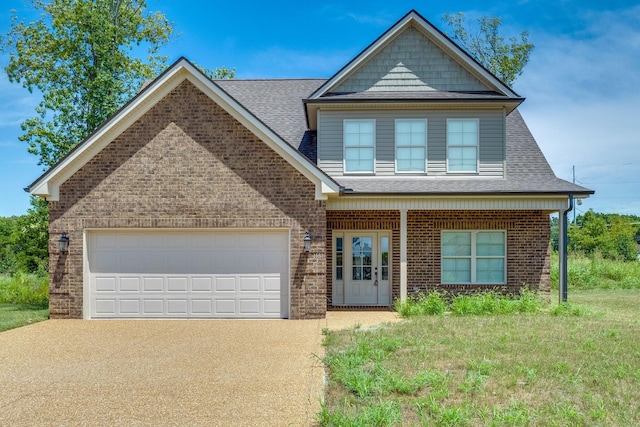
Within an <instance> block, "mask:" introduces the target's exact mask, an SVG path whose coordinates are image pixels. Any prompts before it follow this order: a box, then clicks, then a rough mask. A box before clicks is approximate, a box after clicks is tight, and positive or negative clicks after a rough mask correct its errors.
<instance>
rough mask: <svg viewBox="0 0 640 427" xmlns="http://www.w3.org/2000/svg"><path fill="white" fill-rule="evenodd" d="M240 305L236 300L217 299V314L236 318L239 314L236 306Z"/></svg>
mask: <svg viewBox="0 0 640 427" xmlns="http://www.w3.org/2000/svg"><path fill="white" fill-rule="evenodd" d="M237 303H238V301H237V300H235V299H231V298H229V299H225V298H216V300H215V307H216V314H218V315H222V316H235V315H237V314H238V311H237V310H236V304H237Z"/></svg>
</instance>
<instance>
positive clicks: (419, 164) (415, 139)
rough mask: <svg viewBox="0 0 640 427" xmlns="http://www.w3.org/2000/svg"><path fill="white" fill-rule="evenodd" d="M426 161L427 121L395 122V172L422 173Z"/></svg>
mask: <svg viewBox="0 0 640 427" xmlns="http://www.w3.org/2000/svg"><path fill="white" fill-rule="evenodd" d="M426 160H427V121H426V120H404V119H403V120H400V119H398V120H396V172H409V173H411V172H413V173H420V172H422V173H424V172H425V171H426Z"/></svg>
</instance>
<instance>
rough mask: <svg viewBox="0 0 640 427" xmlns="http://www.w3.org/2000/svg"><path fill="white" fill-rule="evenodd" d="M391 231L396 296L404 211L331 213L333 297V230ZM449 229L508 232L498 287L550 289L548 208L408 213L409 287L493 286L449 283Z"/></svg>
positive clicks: (395, 294) (329, 287) (329, 275)
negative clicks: (444, 252) (445, 268)
mask: <svg viewBox="0 0 640 427" xmlns="http://www.w3.org/2000/svg"><path fill="white" fill-rule="evenodd" d="M333 230H391V231H392V242H391V248H392V249H391V251H392V253H391V258H392V264H391V267H392V274H391V276H392V298H393V299H394V300H395V299H397V298H399V297H400V212H399V211H328V212H327V255H328V259H327V300H328V301H329V306H331V296H332V283H331V280H332V259H331V254H332V253H333V248H332V244H333V242H332V231H333ZM443 230H504V231H505V232H506V236H507V237H506V239H507V283H506V285H502V284H500V285H497V286H496V287H498V288H500V289H502V290H506V291H508V292H510V293H517V292H519V291H520V289H521V288H523V287H530V288H533V289H536V290H539V291H540V292H542V293H543V294H548V293H549V291H550V276H549V271H550V264H549V263H550V259H549V257H550V247H549V238H550V230H549V215H548V214H547V213H545V212H542V211H408V212H407V290H408V294H409V295H410V294H411V293H412V292H415V290H417V291H424V290H427V289H435V288H438V289H441V290H446V291H449V292H454V293H455V292H466V291H469V290H482V289H487V288H492V287H493V286H491V285H443V284H441V283H440V275H441V263H440V257H441V254H440V252H441V249H440V236H441V232H442V231H443Z"/></svg>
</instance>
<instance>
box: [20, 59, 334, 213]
mask: <svg viewBox="0 0 640 427" xmlns="http://www.w3.org/2000/svg"><path fill="white" fill-rule="evenodd" d="M185 80H188V81H189V82H191V83H192V84H193V85H194V86H196V87H197V88H198V89H200V90H201V91H202V92H203V93H205V94H206V95H207V96H208V97H209V98H211V99H212V100H213V101H214V102H215V103H216V104H218V105H219V106H220V107H221V108H223V109H224V110H225V111H226V112H227V113H229V114H230V115H231V116H232V117H234V118H235V119H236V120H238V121H239V122H240V123H241V124H242V125H244V126H245V127H246V128H247V129H249V131H251V132H252V133H253V134H254V135H256V136H257V137H258V138H259V139H260V140H262V141H263V142H264V143H266V144H267V145H268V146H269V147H270V148H272V149H273V150H274V151H276V152H277V153H278V154H279V155H280V156H282V157H283V158H284V159H285V160H286V161H288V162H289V163H290V164H291V165H292V166H293V167H294V168H295V169H296V170H298V171H299V172H300V173H302V174H303V175H304V176H305V177H306V178H308V179H309V180H310V181H311V182H313V183H314V184H315V185H316V198H317V199H326V198H327V195H329V194H337V193H338V192H339V191H340V186H339V185H338V184H337V183H336V182H335V181H334V180H333V179H331V178H330V177H329V176H328V175H327V174H325V173H324V172H323V171H322V170H320V169H319V168H318V167H317V166H316V165H315V164H314V163H313V162H311V161H310V160H309V159H308V158H307V157H305V156H304V155H302V153H300V151H298V150H297V147H293V146H292V145H290V144H289V143H287V142H286V141H285V139H284V138H283V137H282V136H280V135H279V134H278V133H277V132H276V131H274V129H272V128H271V127H269V126H268V125H267V124H265V123H264V122H263V121H261V120H260V119H259V118H258V117H257V116H256V115H255V114H253V113H252V112H250V111H249V110H247V108H246V107H244V106H243V105H242V104H241V103H240V102H238V101H237V100H236V99H235V98H233V97H232V96H230V95H229V94H228V93H227V92H226V91H225V90H223V89H222V88H221V86H220V85H219V84H218V83H219V82H218V83H216V82H214V81H212V80H210V79H209V78H208V77H206V76H205V75H204V74H203V73H202V72H201V71H200V70H198V69H197V68H196V67H195V66H194V65H193V64H192V63H191V62H189V61H188V60H187V59H185V58H180V59H178V60H177V61H176V62H175V63H174V64H173V65H171V66H170V67H169V68H168V69H167V70H166V71H165V72H163V73H162V74H161V75H160V76H158V77H157V78H156V79H155V80H154V81H153V82H151V83H150V84H149V85H147V86H146V87H145V88H144V89H143V90H142V91H141V92H140V93H139V94H138V95H136V96H135V97H134V98H133V99H131V100H130V101H129V102H128V103H127V104H126V105H125V106H123V107H122V108H121V109H120V110H119V111H118V112H116V113H115V114H114V115H112V116H111V117H110V118H109V119H108V120H107V121H105V123H104V124H103V125H102V126H100V127H99V128H98V129H96V130H95V131H94V132H93V133H92V134H91V135H89V136H88V137H87V138H86V139H85V140H84V141H82V142H81V143H80V144H78V145H77V146H76V147H75V148H74V149H73V150H71V151H70V152H69V153H68V154H67V155H66V156H65V157H64V158H62V159H61V160H60V161H59V162H58V163H56V164H55V165H54V166H52V167H51V168H50V169H49V170H48V171H46V172H45V173H44V174H43V175H42V176H40V177H39V178H38V179H37V180H36V181H34V182H33V183H32V184H31V185H30V186H29V187H28V190H29V193H31V194H32V195H37V196H42V197H45V198H47V200H49V201H57V200H59V189H60V186H61V185H62V184H63V183H64V182H65V181H66V180H67V179H69V178H70V177H71V176H72V175H73V174H74V173H76V172H77V171H78V170H80V168H82V167H83V166H84V165H85V164H87V163H88V162H89V161H90V160H91V159H92V158H93V157H94V156H95V155H96V154H98V153H99V152H100V151H101V150H102V149H103V148H104V147H105V146H107V145H108V144H109V143H111V142H112V141H113V140H114V139H115V138H117V136H118V135H120V134H121V133H122V132H124V131H125V130H126V129H127V128H128V127H129V126H131V125H132V124H133V123H134V122H135V121H136V120H138V119H139V118H140V117H142V116H143V115H144V114H145V113H146V112H147V111H149V110H150V109H151V108H152V107H153V106H154V105H155V104H156V103H158V102H159V101H160V100H161V99H162V98H163V97H164V96H166V95H167V94H168V93H170V92H171V91H172V90H173V89H175V88H176V87H177V86H178V85H179V84H180V83H182V82H183V81H185ZM282 130H284V129H281V131H282ZM287 136H289V135H287ZM289 137H290V136H289Z"/></svg>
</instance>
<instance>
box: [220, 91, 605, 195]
mask: <svg viewBox="0 0 640 427" xmlns="http://www.w3.org/2000/svg"><path fill="white" fill-rule="evenodd" d="M325 81H326V80H321V79H296V80H289V79H283V80H217V81H216V84H218V85H219V86H220V87H221V88H222V89H223V90H225V91H226V92H227V93H228V94H229V95H230V96H232V97H233V98H235V99H236V100H237V101H238V102H240V103H241V104H242V105H243V106H244V107H245V108H247V109H248V110H249V111H250V112H251V113H252V114H254V115H255V116H256V117H257V118H258V119H259V120H261V121H262V122H263V123H264V124H265V125H267V126H268V127H269V128H271V129H272V130H273V131H274V132H276V133H277V134H278V135H280V136H281V137H282V138H283V139H284V140H285V141H286V142H288V143H289V144H290V145H292V146H293V147H295V148H296V149H298V150H300V151H301V152H302V153H303V154H304V155H305V156H307V157H308V158H309V159H311V160H312V161H313V162H316V135H315V133H314V132H310V131H309V130H308V129H307V123H306V117H305V112H304V107H303V99H306V98H307V97H308V96H309V95H310V94H311V93H313V92H314V91H315V90H317V89H318V88H319V87H320V86H321V85H322V84H323V83H324V82H325ZM376 95H377V96H379V93H376ZM405 95H406V94H405ZM467 95H468V94H467ZM478 95H479V96H482V97H488V98H489V99H490V97H492V96H495V95H490V94H478ZM451 96H453V95H451ZM488 98H485V99H488ZM496 98H503V97H502V96H499V97H496ZM506 155H507V159H506V163H507V170H506V175H505V177H504V178H486V179H485V178H477V177H474V178H472V179H463V178H458V179H449V178H446V177H445V178H442V177H440V178H438V177H428V176H427V177H420V178H416V177H412V178H396V177H389V178H387V177H384V178H377V177H364V178H358V177H333V179H334V180H335V181H337V182H338V183H339V184H340V185H342V186H344V187H345V188H346V189H348V191H349V192H353V193H372V194H391V193H407V194H411V193H413V194H448V193H451V194H453V193H465V194H487V193H500V194H510V193H532V194H535V193H538V194H540V193H562V194H568V193H573V194H591V193H593V191H592V190H589V189H587V188H584V187H581V186H578V185H575V184H572V183H570V182H568V181H565V180H562V179H559V178H557V177H556V176H555V174H554V173H553V171H552V170H551V167H550V166H549V163H548V162H547V160H546V159H545V157H544V155H543V154H542V152H541V151H540V148H539V147H538V144H537V143H536V141H535V139H534V138H533V136H532V135H531V132H530V131H529V128H528V127H527V125H526V123H525V122H524V120H523V118H522V116H521V115H520V113H519V112H518V110H517V109H516V110H514V111H513V112H512V113H511V114H509V115H508V116H507V153H506Z"/></svg>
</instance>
